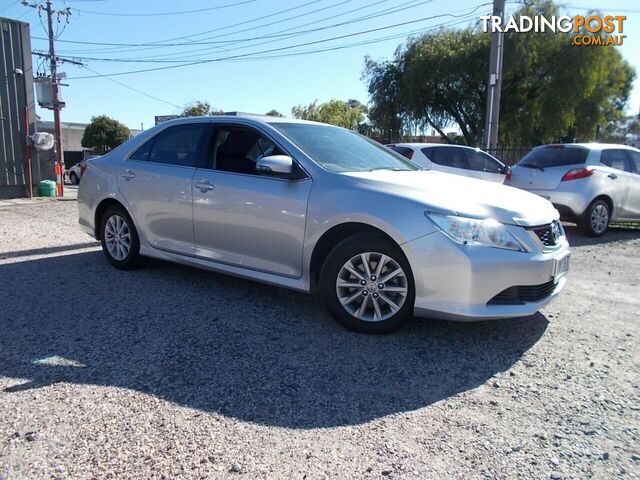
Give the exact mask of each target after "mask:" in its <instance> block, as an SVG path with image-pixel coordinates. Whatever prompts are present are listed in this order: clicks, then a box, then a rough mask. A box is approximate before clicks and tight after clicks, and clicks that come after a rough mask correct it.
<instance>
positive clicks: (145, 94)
mask: <svg viewBox="0 0 640 480" xmlns="http://www.w3.org/2000/svg"><path fill="white" fill-rule="evenodd" d="M82 68H85V69H87V70H89V71H90V72H93V73H94V74H96V75H97V76H98V77H100V78H104V79H105V80H109V81H110V82H113V83H116V84H118V85H120V86H121V87H124V88H126V89H128V90H131V91H132V92H136V93H138V94H140V95H144V96H145V97H148V98H152V99H153V100H157V101H158V102H162V103H165V104H167V105H170V106H172V107H176V108H182V107H181V106H180V105H176V104H175V103H171V102H168V101H167V100H163V99H162V98H158V97H156V96H154V95H151V94H150V93H147V92H143V91H142V90H138V89H137V88H134V87H132V86H130V85H127V84H126V83H122V82H121V81H119V80H116V79H114V78H111V77H109V76H107V75H103V74H101V73H100V72H97V71H95V70H93V69H92V68H89V67H87V66H86V65H82Z"/></svg>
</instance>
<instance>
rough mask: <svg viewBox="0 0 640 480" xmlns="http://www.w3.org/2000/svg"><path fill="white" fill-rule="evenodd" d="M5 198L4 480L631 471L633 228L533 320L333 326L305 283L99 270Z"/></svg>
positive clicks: (52, 205) (637, 291)
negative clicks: (302, 288)
mask: <svg viewBox="0 0 640 480" xmlns="http://www.w3.org/2000/svg"><path fill="white" fill-rule="evenodd" d="M76 223H77V217H76V203H75V202H73V201H66V202H65V201H58V202H46V203H37V204H35V205H21V206H11V207H2V208H0V298H1V299H2V304H1V306H2V310H1V313H0V319H1V320H0V327H1V330H0V332H1V333H0V478H2V479H5V478H7V479H9V478H10V479H13V478H60V479H65V478H87V479H88V478H114V479H122V478H269V479H271V478H277V479H280V478H282V479H294V478H298V479H304V478H306V479H316V478H337V479H346V478H415V479H425V478H438V479H440V478H640V391H639V390H640V373H639V372H640V355H639V348H638V340H639V339H640V323H639V316H640V286H639V284H640V273H639V272H640V256H639V255H638V252H640V230H630V229H629V230H622V229H616V230H614V231H612V232H611V233H609V234H608V235H606V236H605V237H604V238H603V239H600V240H595V241H591V240H587V239H585V238H584V237H581V236H580V235H579V234H578V233H577V232H576V231H575V230H574V229H569V235H570V237H571V241H572V244H573V245H574V249H573V258H572V262H573V263H572V270H571V272H570V281H569V284H568V287H567V288H566V290H565V291H564V292H563V294H562V295H561V296H560V298H558V299H557V300H556V301H555V302H554V303H552V304H551V305H550V306H549V307H547V308H545V309H544V310H543V311H541V312H540V313H538V314H536V315H535V316H534V317H532V318H527V319H517V320H508V321H494V322H483V323H473V324H456V323H449V322H440V321H438V322H435V321H416V322H415V323H414V324H412V325H411V326H409V327H408V328H406V329H404V330H402V331H401V332H399V333H397V334H394V335H390V336H364V335H358V334H353V333H349V332H347V331H345V330H343V329H341V328H340V327H339V326H337V325H336V324H335V323H334V322H333V321H332V320H331V319H330V318H329V316H328V314H327V313H326V312H325V310H324V309H323V308H322V306H321V305H320V303H319V301H318V300H317V299H316V298H314V297H311V296H306V295H303V294H299V293H295V292H290V291H287V290H283V289H279V288H274V287H269V286H265V285H260V284H257V283H253V282H250V281H245V280H239V279H234V278H230V277H226V276H223V275H217V274H213V273H209V272H204V271H199V270H195V269H191V268H187V267H182V266H178V265H172V264H168V263H162V262H159V261H150V262H149V263H148V265H147V266H146V267H145V268H144V269H142V270H137V271H134V272H120V271H117V270H114V269H113V268H111V267H110V266H108V264H107V262H106V260H105V259H104V258H103V255H102V253H101V252H100V251H99V248H98V244H97V243H95V242H93V241H92V239H91V238H89V237H88V236H86V235H85V234H83V233H81V232H80V231H79V230H78V228H77V225H76Z"/></svg>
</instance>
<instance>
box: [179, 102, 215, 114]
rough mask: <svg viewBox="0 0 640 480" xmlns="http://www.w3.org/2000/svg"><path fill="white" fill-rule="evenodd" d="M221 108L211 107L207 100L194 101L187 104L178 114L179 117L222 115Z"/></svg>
mask: <svg viewBox="0 0 640 480" xmlns="http://www.w3.org/2000/svg"><path fill="white" fill-rule="evenodd" d="M223 114H224V112H223V111H222V110H216V109H212V108H211V105H210V104H209V102H207V101H204V102H201V101H199V100H198V101H195V102H192V103H189V104H187V105H186V106H185V107H184V110H182V113H181V114H180V116H181V117H207V116H209V115H223Z"/></svg>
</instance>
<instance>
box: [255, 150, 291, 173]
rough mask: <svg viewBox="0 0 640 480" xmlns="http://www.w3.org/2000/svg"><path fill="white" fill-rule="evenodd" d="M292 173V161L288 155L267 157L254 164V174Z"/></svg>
mask: <svg viewBox="0 0 640 480" xmlns="http://www.w3.org/2000/svg"><path fill="white" fill-rule="evenodd" d="M292 171H293V159H292V158H291V157H290V156H288V155H269V156H267V157H262V158H261V159H260V160H258V162H257V163H256V172H258V173H266V174H273V173H276V174H278V173H279V174H290V173H291V172H292Z"/></svg>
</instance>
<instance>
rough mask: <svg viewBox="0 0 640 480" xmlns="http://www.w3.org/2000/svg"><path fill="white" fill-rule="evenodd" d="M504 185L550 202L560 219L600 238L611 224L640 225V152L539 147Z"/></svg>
mask: <svg viewBox="0 0 640 480" xmlns="http://www.w3.org/2000/svg"><path fill="white" fill-rule="evenodd" d="M507 183H508V185H511V186H513V187H517V188H521V189H524V190H528V191H530V192H533V193H536V194H538V195H540V196H542V197H544V198H546V199H547V200H549V201H551V203H553V205H554V206H555V207H556V208H557V209H558V211H559V212H560V215H561V217H562V219H563V220H567V221H572V222H576V223H577V224H578V225H579V226H580V227H582V228H583V229H584V231H585V232H586V233H588V234H589V235H592V236H600V235H602V234H603V233H604V232H606V230H607V228H608V226H609V223H610V222H612V221H616V222H627V221H638V220H640V150H638V149H637V148H633V147H629V146H626V145H613V144H598V143H575V144H561V145H541V146H539V147H536V148H534V149H533V150H531V152H529V153H528V154H527V155H526V156H525V157H524V158H523V159H522V160H520V161H519V162H518V163H517V164H516V165H515V166H514V167H513V169H512V177H511V180H510V181H509V182H507Z"/></svg>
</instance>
